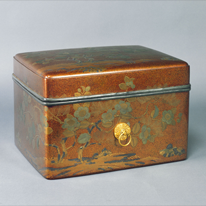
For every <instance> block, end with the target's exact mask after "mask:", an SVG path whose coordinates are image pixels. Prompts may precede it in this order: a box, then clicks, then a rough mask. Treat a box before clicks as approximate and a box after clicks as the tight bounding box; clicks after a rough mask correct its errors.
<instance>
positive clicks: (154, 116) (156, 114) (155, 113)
mask: <svg viewBox="0 0 206 206" xmlns="http://www.w3.org/2000/svg"><path fill="white" fill-rule="evenodd" d="M158 114H159V109H158V107H157V106H156V105H155V111H154V115H153V118H156V117H157V116H158Z"/></svg>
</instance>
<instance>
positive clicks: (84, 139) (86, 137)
mask: <svg viewBox="0 0 206 206" xmlns="http://www.w3.org/2000/svg"><path fill="white" fill-rule="evenodd" d="M90 138H91V136H90V135H89V134H88V133H83V134H81V135H80V136H79V138H78V142H79V143H80V144H84V143H86V142H88V141H89V140H90Z"/></svg>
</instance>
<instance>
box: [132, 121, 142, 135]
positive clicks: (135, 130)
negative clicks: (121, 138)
mask: <svg viewBox="0 0 206 206" xmlns="http://www.w3.org/2000/svg"><path fill="white" fill-rule="evenodd" d="M139 130H140V124H139V122H137V123H135V124H134V126H133V127H132V132H133V134H137V133H138V132H139Z"/></svg>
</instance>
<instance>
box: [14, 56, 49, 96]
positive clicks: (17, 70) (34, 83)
mask: <svg viewBox="0 0 206 206" xmlns="http://www.w3.org/2000/svg"><path fill="white" fill-rule="evenodd" d="M14 75H15V76H16V77H17V78H18V79H19V80H20V81H21V82H23V83H24V84H25V86H26V87H28V88H29V89H31V90H32V91H34V92H36V93H37V94H39V95H41V96H45V92H46V90H45V83H44V82H45V80H44V79H43V78H42V77H40V76H38V75H37V74H35V73H33V72H32V71H31V70H29V69H28V68H26V67H25V66H24V65H22V64H21V63H19V62H18V61H17V60H16V59H14Z"/></svg>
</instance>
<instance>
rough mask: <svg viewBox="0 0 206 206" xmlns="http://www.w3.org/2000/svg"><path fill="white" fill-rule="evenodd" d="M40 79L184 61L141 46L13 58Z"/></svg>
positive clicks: (21, 55)
mask: <svg viewBox="0 0 206 206" xmlns="http://www.w3.org/2000/svg"><path fill="white" fill-rule="evenodd" d="M14 58H15V59H16V60H17V61H19V62H20V63H21V64H23V65H24V66H26V67H27V68H28V69H30V70H31V71H33V72H34V73H36V74H38V75H39V76H42V77H43V78H45V77H47V78H52V77H58V76H61V77H62V76H68V75H82V74H86V73H104V72H112V71H118V70H125V69H128V68H129V69H132V68H134V69H150V68H151V67H155V68H158V67H161V68H162V67H174V66H183V65H185V64H186V62H184V61H182V60H180V59H177V58H174V57H172V56H169V55H167V54H164V53H161V52H158V51H155V50H152V49H149V48H146V47H142V46H110V47H91V48H80V49H63V50H51V51H39V52H27V53H20V54H17V55H16V56H15V57H14Z"/></svg>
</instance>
